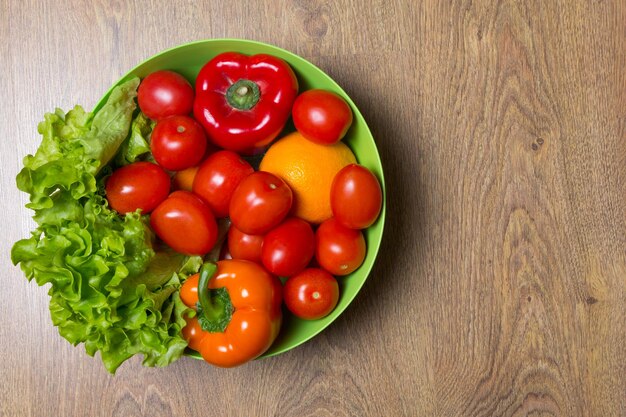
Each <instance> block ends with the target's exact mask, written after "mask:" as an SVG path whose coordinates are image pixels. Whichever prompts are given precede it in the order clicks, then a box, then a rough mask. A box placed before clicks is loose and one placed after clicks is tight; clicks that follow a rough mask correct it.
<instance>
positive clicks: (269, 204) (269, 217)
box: [229, 171, 293, 235]
mask: <svg viewBox="0 0 626 417" xmlns="http://www.w3.org/2000/svg"><path fill="white" fill-rule="evenodd" d="M292 201H293V194H292V192H291V189H290V188H289V186H288V185H287V183H285V181H283V180H282V179H280V178H278V177H277V176H276V175H273V174H270V173H269V172H263V171H257V172H254V173H252V174H250V175H248V176H247V177H246V178H244V179H243V181H241V183H240V184H239V186H238V187H237V188H236V189H235V192H234V193H233V196H232V198H231V200H230V210H229V213H230V220H231V221H232V222H233V224H234V225H235V226H236V227H237V228H238V229H239V230H241V231H242V232H244V233H247V234H250V235H261V234H265V233H266V232H268V231H270V230H271V229H273V228H274V227H276V226H278V225H279V224H280V222H282V221H283V220H284V219H285V217H286V216H287V214H288V213H289V210H291V204H292Z"/></svg>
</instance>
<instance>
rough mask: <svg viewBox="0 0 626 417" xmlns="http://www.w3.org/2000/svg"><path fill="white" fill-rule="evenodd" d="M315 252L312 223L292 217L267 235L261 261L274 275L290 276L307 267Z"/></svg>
mask: <svg viewBox="0 0 626 417" xmlns="http://www.w3.org/2000/svg"><path fill="white" fill-rule="evenodd" d="M314 253H315V234H314V233H313V229H312V228H311V225H310V224H308V223H307V222H305V221H304V220H302V219H299V218H297V217H291V218H288V219H287V220H285V221H284V222H283V223H281V224H280V225H279V226H278V227H276V228H275V229H272V230H271V231H270V232H269V233H268V234H267V235H265V238H264V239H263V249H262V252H261V261H262V262H263V265H264V266H265V268H267V270H268V271H270V272H271V273H273V274H274V275H278V276H281V277H289V276H292V275H295V274H297V273H298V272H300V271H302V270H303V269H304V268H306V266H307V265H308V264H309V262H311V259H312V258H313V254H314Z"/></svg>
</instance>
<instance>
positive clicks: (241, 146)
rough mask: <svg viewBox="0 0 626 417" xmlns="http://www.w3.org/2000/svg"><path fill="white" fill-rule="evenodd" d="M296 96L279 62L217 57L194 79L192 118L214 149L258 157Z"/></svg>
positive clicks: (262, 56) (262, 58) (286, 69)
mask: <svg viewBox="0 0 626 417" xmlns="http://www.w3.org/2000/svg"><path fill="white" fill-rule="evenodd" d="M297 94H298V80H297V79H296V76H295V74H294V73H293V71H292V69H291V68H290V67H289V65H288V64H287V63H286V62H285V61H283V60H282V59H280V58H277V57H275V56H271V55H265V54H259V55H253V56H246V55H243V54H240V53H236V52H226V53H222V54H219V55H217V56H216V57H215V58H213V59H212V60H211V61H209V62H208V63H207V64H206V65H205V66H204V67H202V69H201V70H200V73H199V74H198V77H197V78H196V99H195V101H194V115H195V117H196V119H197V120H198V121H199V122H200V123H201V124H202V125H203V126H204V128H205V129H206V131H207V133H208V136H209V139H210V140H211V141H213V142H214V143H215V144H216V145H218V146H220V147H222V148H224V149H229V150H231V151H235V152H238V153H248V154H252V153H258V152H259V151H260V150H262V149H263V148H264V147H266V146H267V145H269V144H270V142H271V141H272V140H274V138H276V137H277V136H278V134H279V133H280V131H281V130H282V129H283V127H284V126H285V123H286V122H287V119H288V118H289V115H290V112H291V107H292V105H293V101H294V99H295V98H296V95H297Z"/></svg>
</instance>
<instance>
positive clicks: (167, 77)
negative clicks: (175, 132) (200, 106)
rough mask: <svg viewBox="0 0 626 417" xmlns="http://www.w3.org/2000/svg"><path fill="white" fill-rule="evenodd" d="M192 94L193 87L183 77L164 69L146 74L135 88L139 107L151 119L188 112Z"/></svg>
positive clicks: (191, 107) (191, 104) (190, 107)
mask: <svg viewBox="0 0 626 417" xmlns="http://www.w3.org/2000/svg"><path fill="white" fill-rule="evenodd" d="M193 96H194V94H193V87H191V84H189V81H187V80H186V79H185V77H183V76H182V75H180V74H178V73H176V72H173V71H165V70H163V71H155V72H153V73H152V74H150V75H148V76H147V77H146V78H144V79H143V81H142V82H141V84H139V89H138V90H137V101H138V103H139V108H140V109H141V111H142V112H143V113H144V114H145V115H146V116H148V117H149V118H151V119H153V120H159V119H162V118H164V117H167V116H177V115H186V114H190V113H191V110H192V109H193Z"/></svg>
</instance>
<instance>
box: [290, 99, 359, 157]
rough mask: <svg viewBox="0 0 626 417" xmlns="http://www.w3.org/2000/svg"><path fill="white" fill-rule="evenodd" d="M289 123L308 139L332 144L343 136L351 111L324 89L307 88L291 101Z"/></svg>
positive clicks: (349, 121) (350, 120)
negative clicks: (291, 122) (291, 121)
mask: <svg viewBox="0 0 626 417" xmlns="http://www.w3.org/2000/svg"><path fill="white" fill-rule="evenodd" d="M292 117H293V123H294V125H295V126H296V129H298V132H300V133H301V134H302V136H304V137H305V138H307V139H308V140H310V141H313V142H316V143H319V144H322V145H332V144H333V143H336V142H339V141H340V140H341V138H343V137H344V136H345V134H346V132H347V131H348V129H349V128H350V125H351V124H352V110H350V106H349V105H348V103H346V101H345V100H344V99H343V98H341V97H340V96H338V95H337V94H335V93H331V92H330V91H325V90H308V91H305V92H304V93H302V94H300V95H299V96H298V97H297V98H296V101H295V102H294V103H293V110H292Z"/></svg>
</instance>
